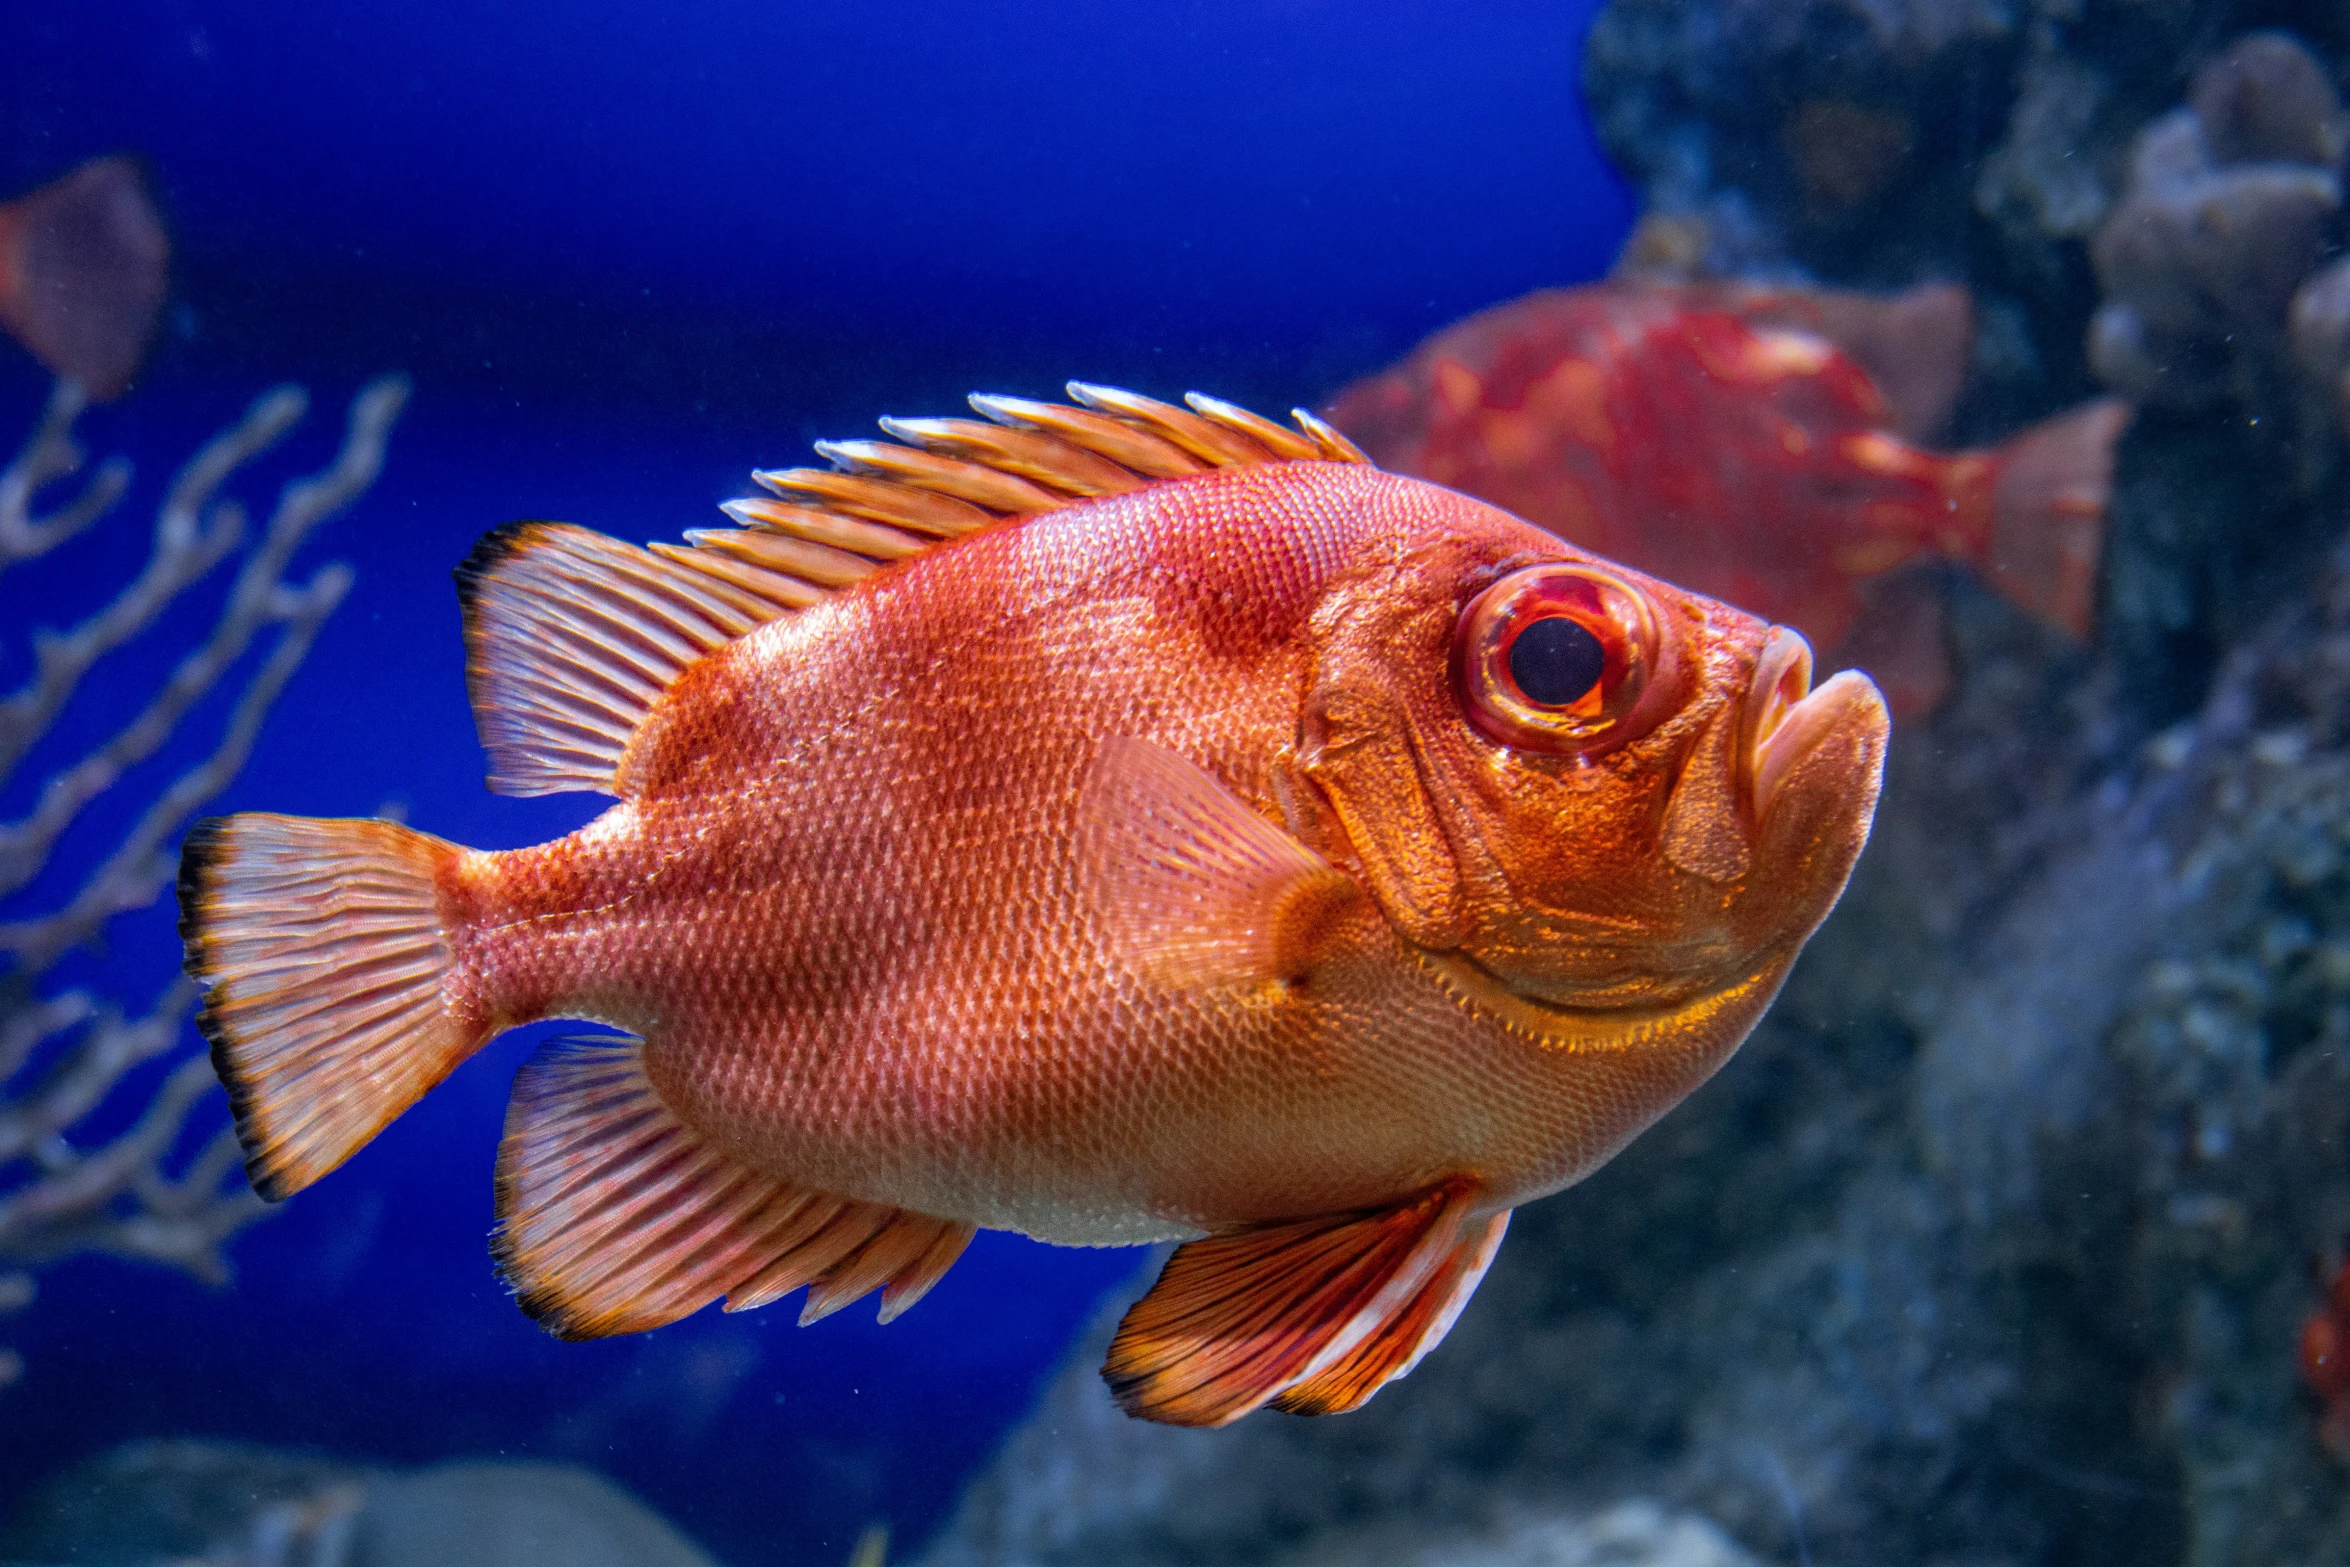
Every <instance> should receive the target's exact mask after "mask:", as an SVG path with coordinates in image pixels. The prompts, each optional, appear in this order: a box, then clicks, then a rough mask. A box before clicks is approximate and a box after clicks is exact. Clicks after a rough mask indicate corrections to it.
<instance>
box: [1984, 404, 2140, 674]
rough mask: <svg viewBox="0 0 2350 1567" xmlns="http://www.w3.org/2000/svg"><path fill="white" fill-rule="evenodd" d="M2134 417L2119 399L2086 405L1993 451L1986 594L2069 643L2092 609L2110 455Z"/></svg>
mask: <svg viewBox="0 0 2350 1567" xmlns="http://www.w3.org/2000/svg"><path fill="white" fill-rule="evenodd" d="M2135 412H2136V410H2135V409H2133V408H2132V407H2131V406H2130V405H2129V404H2128V403H2125V402H2122V401H2121V400H2120V399H2118V398H2111V397H2108V398H2101V399H2099V400H2098V401H2096V402H2093V403H2083V404H2082V405H2081V406H2080V407H2078V408H2075V409H2073V410H2072V411H2071V412H2069V413H2061V414H2058V415H2057V416H2056V417H2055V418H2053V419H2049V420H2045V421H2043V422H2042V423H2039V424H2036V425H2033V426H2032V427H2031V428H2030V429H2028V430H2026V431H2024V432H2023V433H2022V434H2020V435H2017V436H2014V437H2011V438H2010V439H2009V440H2007V441H2006V442H2004V443H2003V444H2002V445H2001V446H2000V447H1999V449H1998V450H1997V451H1996V452H1995V453H1993V457H1994V460H1995V462H1996V470H1995V475H1994V477H1993V479H1992V481H1991V482H1992V490H1991V544H1990V549H1989V551H1988V554H1987V558H1986V559H1985V561H1984V567H1985V569H1986V571H1987V572H1988V573H1989V575H1990V578H1991V584H1992V586H1994V587H1996V588H1997V589H1998V590H1999V591H2000V592H2001V593H2002V594H2004V595H2006V596H2007V597H2008V598H2009V599H2011V600H2013V601H2014V602H2015V603H2016V604H2018V605H2020V606H2022V607H2023V608H2024V609H2027V610H2029V611H2031V612H2032V613H2033V614H2035V615H2038V616H2039V617H2040V618H2041V619H2043V620H2047V621H2052V622H2054V623H2055V624H2057V625H2059V626H2062V627H2063V628H2064V629H2065V630H2067V631H2069V632H2071V633H2072V634H2073V635H2074V636H2076V637H2086V636H2087V635H2088V634H2089V629H2090V622H2091V619H2092V618H2093V616H2094V614H2095V611H2096V600H2097V557H2098V555H2099V553H2100V552H2101V551H2102V550H2103V549H2104V546H2105V506H2106V502H2107V500H2108V499H2109V498H2110V497H2111V496H2112V493H2113V449H2114V444H2115V442H2117V441H2119V440H2120V439H2121V433H2122V431H2123V430H2125V429H2127V428H2128V427H2129V423H2130V419H2131V417H2132V415H2133V414H2135Z"/></svg>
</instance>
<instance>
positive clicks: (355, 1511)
mask: <svg viewBox="0 0 2350 1567" xmlns="http://www.w3.org/2000/svg"><path fill="white" fill-rule="evenodd" d="M0 1559H5V1560H8V1561H21V1562H79V1563H85V1564H89V1567H542V1564H543V1567H716V1564H715V1563H714V1562H713V1561H712V1560H711V1558H710V1557H709V1556H707V1555H705V1554H704V1553H703V1552H702V1551H701V1550H700V1548H699V1547H697V1546H695V1545H694V1544H693V1543H692V1542H691V1541H689V1540H687V1539H686V1538H685V1536H683V1535H682V1534H680V1533H678V1532H677V1530H676V1529H674V1528H672V1527H671V1526H670V1525H669V1524H668V1523H667V1522H666V1521H665V1520H663V1519H662V1518H661V1517H660V1516H658V1515H657V1514H655V1513H654V1512H652V1511H651V1510H650V1509H649V1508H647V1507H646V1506H645V1505H644V1504H643V1503H641V1502H639V1501H637V1500H636V1499H635V1498H634V1497H632V1496H630V1495H629V1494H628V1493H627V1492H625V1491H623V1490H621V1489H620V1488H619V1487H618V1486H616V1485H614V1484H612V1482H610V1481H609V1480H606V1479H604V1478H603V1477H602V1476H600V1475H597V1474H595V1473H593V1472H592V1471H589V1470H586V1469H578V1468H573V1467H570V1466H568V1465H563V1464H537V1463H512V1462H473V1463H453V1464H441V1465H437V1466H435V1467H433V1468H429V1469H418V1470H408V1471H398V1470H389V1469H383V1468H379V1467H374V1466H369V1465H361V1464H355V1463H347V1462H343V1461H341V1460H338V1459H333V1458H328V1457H325V1456H322V1455H319V1454H315V1453H304V1452H288V1451H281V1450H279V1449H275V1448H266V1447H253V1446H248V1445H245V1444H242V1443H234V1442H204V1441H166V1442H134V1443H131V1444H129V1445H128V1446H125V1447H119V1448H115V1449H114V1450H112V1451H111V1452H106V1453H101V1454H99V1455H98V1456H97V1457H95V1458H91V1459H88V1460H86V1461H84V1462H82V1463H80V1464H77V1465H75V1466H74V1467H72V1468H71V1469H68V1470H66V1471H65V1472H64V1473H62V1474H59V1475H57V1476H55V1477H53V1478H51V1479H50V1480H48V1481H47V1482H45V1483H44V1484H43V1485H42V1486H41V1487H40V1488H39V1489H38V1490H36V1491H35V1492H33V1494H32V1495H31V1496H29V1497H27V1498H26V1499H25V1501H24V1502H23V1504H22V1505H21V1506H19V1508H18V1509H17V1511H16V1514H15V1516H14V1517H12V1518H10V1519H8V1520H6V1521H5V1522H4V1523H0Z"/></svg>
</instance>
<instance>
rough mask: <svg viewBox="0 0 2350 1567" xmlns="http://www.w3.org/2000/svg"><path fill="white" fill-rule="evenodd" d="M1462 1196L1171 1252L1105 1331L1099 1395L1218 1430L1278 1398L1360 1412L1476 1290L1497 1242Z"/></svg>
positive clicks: (1287, 1225) (1464, 1184) (1272, 1227)
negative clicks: (1103, 1385)
mask: <svg viewBox="0 0 2350 1567" xmlns="http://www.w3.org/2000/svg"><path fill="white" fill-rule="evenodd" d="M1476 1196H1477V1190H1476V1187H1475V1185H1474V1184H1473V1183H1471V1182H1469V1181H1466V1180H1454V1181H1448V1182H1445V1183H1443V1184H1442V1185H1439V1186H1434V1187H1431V1188H1429V1189H1428V1190H1427V1191H1425V1192H1423V1193H1421V1194H1420V1195H1419V1196H1417V1197H1414V1198H1412V1199H1410V1200H1409V1201H1407V1202H1404V1203H1401V1204H1399V1205H1397V1206H1395V1207H1393V1208H1386V1209H1381V1210H1379V1211H1377V1212H1374V1213H1353V1214H1338V1215H1332V1216H1328V1217H1323V1218H1314V1219H1293V1220H1286V1221H1283V1222H1280V1223H1276V1224H1264V1225H1257V1226H1254V1227H1251V1228H1249V1229H1245V1230H1236V1231H1233V1232H1231V1233H1229V1234H1223V1235H1213V1236H1210V1237H1208V1238H1207V1239H1206V1240H1197V1241H1191V1242H1189V1243H1187V1244H1185V1245H1183V1246H1179V1247H1177V1248H1176V1250H1175V1254H1174V1255H1173V1256H1172V1257H1170V1258H1168V1259H1167V1266H1166V1269H1165V1271H1164V1272H1162V1273H1161V1274H1160V1275H1159V1281H1158V1282H1157V1283H1156V1284H1154V1285H1152V1286H1151V1290H1150V1293H1149V1294H1147V1295H1145V1296H1143V1298H1142V1299H1141V1300H1139V1301H1137V1302H1135V1304H1134V1306H1133V1307H1132V1309H1130V1310H1129V1311H1128V1312H1127V1313H1126V1316H1125V1319H1124V1320H1123V1321H1121V1322H1120V1323H1119V1324H1118V1332H1117V1336H1116V1337H1115V1338H1114V1339H1112V1340H1111V1343H1110V1353H1109V1357H1108V1359H1107V1360H1106V1361H1105V1362H1104V1363H1103V1365H1102V1378H1103V1380H1104V1381H1106V1382H1108V1383H1109V1385H1110V1393H1111V1396H1112V1397H1114V1398H1115V1399H1116V1400H1117V1401H1118V1404H1119V1406H1120V1407H1121V1408H1123V1409H1124V1410H1125V1411H1126V1412H1127V1413H1128V1414H1130V1415H1137V1416H1140V1417H1142V1418H1144V1419H1148V1420H1158V1421H1163V1422H1165V1423H1167V1424H1169V1425H1184V1426H1221V1425H1229V1424H1231V1423H1232V1422H1233V1421H1235V1420H1238V1419H1239V1418H1240V1417H1241V1416H1243V1415H1245V1414H1248V1413H1249V1412H1250V1411H1251V1410H1255V1409H1259V1408H1262V1407H1263V1406H1264V1405H1266V1404H1268V1403H1271V1402H1273V1401H1275V1400H1276V1399H1279V1398H1281V1397H1282V1396H1283V1395H1284V1394H1287V1393H1289V1392H1290V1391H1291V1390H1292V1389H1297V1390H1299V1397H1300V1401H1301V1405H1302V1406H1303V1407H1314V1408H1319V1407H1322V1405H1323V1404H1324V1403H1325V1402H1328V1404H1329V1407H1332V1408H1340V1407H1352V1405H1351V1404H1341V1403H1338V1402H1336V1401H1335V1400H1337V1399H1340V1398H1346V1397H1352V1398H1353V1402H1354V1403H1360V1402H1361V1401H1362V1400H1363V1399H1364V1398H1368V1397H1369V1396H1370V1394H1371V1392H1372V1391H1374V1390H1375V1389H1376V1388H1377V1387H1378V1386H1379V1384H1380V1383H1381V1382H1384V1381H1387V1380H1389V1379H1390V1378H1391V1377H1394V1376H1397V1375H1400V1374H1401V1373H1402V1372H1403V1371H1404V1370H1408V1369H1409V1368H1410V1366H1411V1365H1412V1364H1414V1363H1415V1362H1416V1361H1417V1359H1418V1357H1419V1356H1420V1355H1421V1354H1424V1353H1425V1352H1426V1350H1427V1348H1429V1347H1431V1346H1433V1344H1434V1343H1435V1341H1436V1340H1437V1339H1439V1338H1441V1337H1442V1336H1443V1334H1444V1330H1445V1329H1446V1328H1449V1327H1450V1326H1451V1324H1452V1320H1453V1318H1454V1317H1455V1316H1457V1315H1458V1313H1459V1309H1460V1303H1461V1302H1462V1301H1464V1300H1466V1299H1467V1296H1468V1292H1469V1291H1470V1290H1472V1289H1474V1288H1475V1287H1476V1278H1477V1277H1478V1276H1481V1275H1482V1273H1483V1262H1482V1261H1481V1260H1480V1258H1482V1259H1485V1260H1490V1257H1491V1253H1492V1248H1493V1246H1494V1245H1496V1244H1497V1243H1498V1242H1499V1240H1500V1229H1499V1227H1498V1226H1497V1225H1496V1224H1495V1223H1494V1222H1493V1221H1492V1220H1490V1219H1487V1220H1482V1221H1472V1220H1471V1219H1470V1217H1469V1214H1470V1209H1471V1207H1472V1206H1473V1205H1474V1203H1475V1200H1476ZM1463 1253H1466V1254H1467V1259H1466V1261H1456V1259H1457V1258H1459V1257H1460V1256H1461V1254H1463ZM1432 1286H1433V1287H1434V1288H1433V1289H1432ZM1423 1297H1426V1298H1425V1299H1424V1298H1423Z"/></svg>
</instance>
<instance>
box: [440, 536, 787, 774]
mask: <svg viewBox="0 0 2350 1567" xmlns="http://www.w3.org/2000/svg"><path fill="white" fill-rule="evenodd" d="M457 591H458V595H459V597H460V599H461V600H462V601H463V604H464V610H465V642H466V675H467V684H468V685H469V686H470V688H471V690H472V695H473V711H474V718H475V721H476V722H477V723H478V724H479V726H480V729H481V741H482V747H483V749H485V750H487V751H488V752H489V753H490V787H491V788H492V789H494V790H497V791H498V792H499V793H501V794H555V793H560V792H563V791H565V790H573V789H588V790H594V791H597V792H598V793H602V794H614V795H616V794H618V793H619V792H620V784H619V781H618V778H617V774H618V772H619V768H620V759H621V757H622V756H624V755H625V754H626V753H627V750H628V744H629V741H630V740H631V739H632V738H633V737H634V736H635V734H636V731H637V727H638V726H639V725H640V724H642V723H643V722H644V717H645V713H646V712H647V711H648V710H649V709H650V708H651V707H652V705H653V703H654V702H655V701H656V700H658V699H659V697H660V695H661V693H662V692H663V691H664V690H666V689H667V688H668V686H669V683H670V682H671V681H673V680H675V679H676V678H677V676H678V674H679V673H680V672H681V671H683V670H684V669H685V668H686V667H687V666H688V665H690V664H692V663H694V662H695V661H696V660H698V659H700V658H701V657H702V656H703V655H704V654H706V653H708V652H709V651H710V650H711V649H713V648H716V647H720V646H723V645H724V644H725V643H727V642H730V641H732V640H733V639H734V638H736V637H738V636H741V635H742V634H743V633H744V632H746V631H749V630H751V629H752V628H754V627H756V626H758V625H760V624H761V623H763V622H765V621H768V620H772V619H774V618H775V617H776V616H778V615H781V614H784V613H786V612H787V611H788V610H790V609H791V608H792V607H794V606H793V605H792V604H790V603H788V602H779V601H777V600H776V599H774V598H771V597H768V596H766V595H763V594H761V593H760V592H758V591H757V590H756V589H754V588H751V587H747V586H745V585H743V584H742V583H739V582H728V581H721V580H719V579H718V578H716V577H714V576H711V575H708V574H704V573H702V572H697V571H692V570H688V569H685V568H683V567H680V566H678V565H676V564H674V563H672V562H670V561H666V560H663V559H662V558H661V557H659V556H657V555H655V554H653V553H652V552H651V551H649V550H644V549H640V548H638V547H637V546H636V545H633V544H624V543H622V542H621V541H619V540H618V539H610V538H606V537H605V536H604V535H602V534H600V533H594V532H591V531H589V530H588V529H586V528H575V527H571V526H569V525H567V524H564V523H553V522H519V523H510V524H508V525H507V526H506V527H503V528H499V529H497V530H495V531H494V532H492V533H489V534H487V535H485V536H484V537H483V539H482V540H481V542H480V543H478V544H476V545H475V546H474V547H473V553H472V554H471V555H469V556H467V557H466V560H465V563H464V564H463V565H462V566H459V567H458V568H457Z"/></svg>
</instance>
